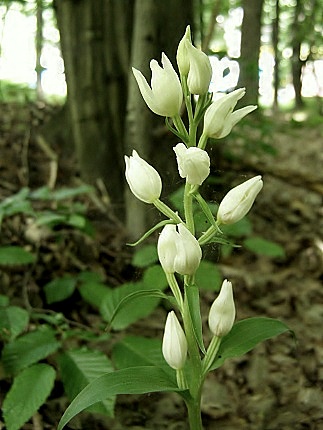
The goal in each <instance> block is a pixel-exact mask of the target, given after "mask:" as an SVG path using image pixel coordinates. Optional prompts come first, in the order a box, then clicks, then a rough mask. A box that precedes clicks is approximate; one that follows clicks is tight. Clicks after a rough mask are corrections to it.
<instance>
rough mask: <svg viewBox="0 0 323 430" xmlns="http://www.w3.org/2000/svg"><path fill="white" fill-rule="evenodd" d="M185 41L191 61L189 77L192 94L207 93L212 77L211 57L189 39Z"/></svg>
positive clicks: (188, 84) (188, 82) (188, 83)
mask: <svg viewBox="0 0 323 430" xmlns="http://www.w3.org/2000/svg"><path fill="white" fill-rule="evenodd" d="M184 43H185V47H186V49H187V54H188V57H189V62H190V68H189V72H188V77H187V86H188V89H189V91H190V93H191V94H197V95H203V94H206V93H207V92H208V90H209V86H210V82H211V78H212V67H211V63H210V59H209V57H208V56H207V55H206V54H205V53H204V52H202V51H200V50H199V49H197V48H195V46H193V45H192V44H191V43H190V42H189V41H188V40H185V42H184Z"/></svg>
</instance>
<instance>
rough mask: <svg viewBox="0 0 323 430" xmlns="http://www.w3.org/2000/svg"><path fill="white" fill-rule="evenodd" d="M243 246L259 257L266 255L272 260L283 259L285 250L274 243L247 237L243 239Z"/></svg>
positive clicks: (255, 237) (259, 238)
mask: <svg viewBox="0 0 323 430" xmlns="http://www.w3.org/2000/svg"><path fill="white" fill-rule="evenodd" d="M243 245H244V247H245V248H246V249H248V250H249V251H252V252H254V253H255V254H259V255H266V256H267V257H272V258H284V257H285V250H284V248H283V247H282V246H280V245H278V243H276V242H272V241H270V240H266V239H264V238H262V237H257V236H253V237H249V238H248V239H245V240H244V242H243Z"/></svg>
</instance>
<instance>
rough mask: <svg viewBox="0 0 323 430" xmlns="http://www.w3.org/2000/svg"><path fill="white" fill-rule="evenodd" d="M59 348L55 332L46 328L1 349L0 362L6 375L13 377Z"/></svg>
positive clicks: (15, 340) (41, 328)
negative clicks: (0, 361)
mask: <svg viewBox="0 0 323 430" xmlns="http://www.w3.org/2000/svg"><path fill="white" fill-rule="evenodd" d="M60 346H61V344H60V342H58V341H57V340H56V332H55V331H54V330H53V329H52V328H50V327H48V326H44V327H40V328H38V329H36V330H34V331H32V332H30V333H27V334H24V335H21V336H19V337H18V338H16V339H14V340H12V341H11V342H9V343H7V344H6V345H5V346H4V347H3V350H2V355H1V360H2V364H3V367H4V370H5V372H6V373H7V374H8V375H15V374H17V373H18V372H19V371H20V370H22V369H24V368H26V367H28V366H30V365H31V364H34V363H37V361H39V360H42V359H44V358H46V357H48V356H49V355H50V354H53V353H54V352H56V351H57V350H58V348H59V347H60Z"/></svg>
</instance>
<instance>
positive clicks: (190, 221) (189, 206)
mask: <svg viewBox="0 0 323 430" xmlns="http://www.w3.org/2000/svg"><path fill="white" fill-rule="evenodd" d="M190 191H191V184H188V183H187V182H186V184H185V191H184V213H185V220H186V225H187V228H188V229H189V231H190V232H191V233H192V234H193V235H194V234H195V227H194V216H193V196H192V194H191V192H190Z"/></svg>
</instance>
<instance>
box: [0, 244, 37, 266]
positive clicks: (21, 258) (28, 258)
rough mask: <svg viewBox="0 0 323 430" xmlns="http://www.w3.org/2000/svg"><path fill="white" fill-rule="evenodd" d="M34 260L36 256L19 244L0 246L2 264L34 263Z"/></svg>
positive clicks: (0, 263)
mask: <svg viewBox="0 0 323 430" xmlns="http://www.w3.org/2000/svg"><path fill="white" fill-rule="evenodd" d="M34 261H36V257H35V256H34V255H33V254H32V253H31V252H29V251H26V250H25V249H24V248H21V247H20V246H1V247H0V265H2V266H20V265H24V264H31V263H34Z"/></svg>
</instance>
